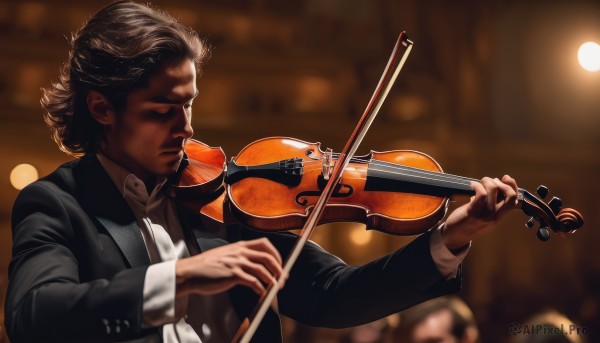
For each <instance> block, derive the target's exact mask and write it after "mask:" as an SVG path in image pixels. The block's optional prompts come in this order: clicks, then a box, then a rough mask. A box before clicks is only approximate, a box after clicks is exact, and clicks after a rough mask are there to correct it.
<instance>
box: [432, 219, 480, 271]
mask: <svg viewBox="0 0 600 343" xmlns="http://www.w3.org/2000/svg"><path fill="white" fill-rule="evenodd" d="M443 225H444V224H441V225H438V227H437V228H435V229H433V232H432V233H431V236H430V238H429V248H430V249H431V257H432V258H433V262H434V263H435V265H436V267H437V269H438V270H439V271H440V274H442V275H443V276H444V277H445V278H446V279H451V278H454V277H456V274H457V272H458V266H459V265H460V264H461V262H462V260H463V259H464V258H465V256H467V253H468V252H469V248H470V247H471V242H469V245H467V246H466V247H465V248H464V249H462V250H461V251H459V252H458V254H457V255H454V254H453V253H452V252H451V251H450V250H448V247H446V245H445V244H444V241H442V226H443Z"/></svg>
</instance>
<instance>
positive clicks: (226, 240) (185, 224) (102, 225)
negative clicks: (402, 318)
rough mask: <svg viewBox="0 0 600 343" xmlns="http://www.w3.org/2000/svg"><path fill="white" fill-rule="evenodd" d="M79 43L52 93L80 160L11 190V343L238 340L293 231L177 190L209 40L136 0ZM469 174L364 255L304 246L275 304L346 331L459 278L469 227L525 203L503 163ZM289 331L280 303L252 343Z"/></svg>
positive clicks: (51, 113)
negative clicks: (266, 229)
mask: <svg viewBox="0 0 600 343" xmlns="http://www.w3.org/2000/svg"><path fill="white" fill-rule="evenodd" d="M71 44H72V47H71V51H70V54H69V59H68V61H67V62H66V64H65V66H64V68H63V69H62V71H61V75H60V80H59V81H58V82H56V83H54V84H52V86H51V87H49V88H48V89H46V90H45V92H44V96H43V98H42V105H43V109H44V111H45V121H46V123H47V124H48V125H49V127H50V129H51V131H52V135H53V138H54V139H55V141H56V142H57V143H58V145H59V147H60V149H61V150H63V151H65V152H67V153H69V154H73V155H78V156H82V157H81V158H79V159H77V160H75V161H72V162H69V163H66V164H64V165H62V166H61V167H59V168H58V169H57V170H56V171H55V172H53V173H51V174H50V175H48V176H46V177H44V178H42V179H40V180H38V181H37V182H35V183H33V184H31V185H30V186H28V187H27V188H25V189H24V190H23V191H22V192H21V193H20V194H19V197H18V199H17V200H16V202H15V205H14V209H13V216H12V225H13V257H12V261H11V264H10V267H9V274H10V284H9V288H8V293H7V301H6V310H5V313H6V328H7V332H8V334H9V337H10V339H11V342H13V343H18V342H37V341H43V342H69V341H76V342H83V341H85V342H88V341H99V342H100V341H101V342H104V341H133V342H155V341H157V342H158V341H165V342H204V343H207V342H226V341H229V340H231V338H232V337H233V335H234V334H235V332H236V331H237V328H238V327H239V325H240V321H241V319H242V318H244V317H246V316H248V314H249V312H251V311H252V309H253V306H254V304H255V302H256V299H257V298H258V296H257V295H260V294H262V293H263V292H264V291H265V287H266V285H268V284H270V283H272V282H274V281H273V280H274V279H275V278H279V277H280V276H281V274H282V267H281V265H282V259H284V258H285V257H286V255H287V253H288V252H289V251H290V249H291V246H292V245H293V244H294V242H295V236H294V235H293V234H291V233H271V234H265V233H259V232H255V231H253V230H250V229H248V228H246V227H244V226H242V225H239V224H236V225H229V226H227V230H225V227H224V226H219V225H213V224H214V223H212V222H211V221H210V220H207V218H205V217H203V216H201V215H199V214H197V213H195V212H192V211H189V210H188V209H186V208H184V207H182V206H180V205H179V204H177V203H176V202H175V201H174V200H172V199H171V198H169V197H168V196H167V192H166V191H165V189H166V188H167V187H168V184H169V180H170V178H169V175H171V174H173V173H175V172H176V171H177V170H178V168H179V167H180V163H181V160H182V158H183V157H184V150H183V149H184V147H185V145H186V142H187V140H188V139H190V138H191V137H192V135H193V129H192V126H191V119H192V101H193V100H194V98H195V97H196V96H198V95H199V94H198V90H197V88H196V77H197V75H198V73H199V72H200V70H201V66H202V62H203V61H204V60H205V58H206V55H207V48H206V46H205V45H204V43H203V42H202V41H201V40H200V39H199V38H198V36H197V34H196V33H195V32H193V31H191V30H190V29H188V28H186V27H184V26H182V25H180V24H179V23H178V22H177V21H175V20H174V19H173V18H171V17H170V16H168V15H167V14H165V13H162V12H160V11H158V10H154V9H151V8H149V7H147V6H144V5H140V4H136V3H132V2H127V1H120V2H116V3H113V4H111V5H109V6H107V7H105V8H103V9H102V10H100V11H99V12H98V13H96V14H95V15H94V16H93V17H92V18H91V19H90V20H89V21H88V22H87V23H86V24H85V25H84V26H83V27H82V28H81V29H80V30H79V31H78V32H77V33H76V34H75V35H74V36H73V38H72V41H71ZM200 96H201V94H200ZM472 187H473V189H474V190H475V195H474V196H473V197H472V199H471V201H470V202H469V203H467V204H465V205H463V206H462V207H459V208H457V209H456V210H455V211H453V212H452V213H451V214H450V215H449V216H448V217H447V219H446V220H445V222H443V223H441V224H440V225H438V226H436V227H434V228H432V229H431V230H430V231H429V232H427V233H425V234H423V235H421V236H419V237H418V238H416V239H415V240H414V241H413V242H411V243H410V244H408V245H407V246H405V247H403V248H400V249H398V250H397V251H395V252H393V253H391V254H389V255H387V256H383V257H382V258H380V259H377V260H375V261H372V262H370V263H367V264H365V265H362V266H348V265H346V264H345V263H344V262H342V261H341V260H340V259H339V258H337V257H335V256H333V255H331V254H329V253H327V252H326V251H324V250H323V249H321V248H320V247H319V246H317V245H316V244H314V243H309V244H308V245H306V246H305V247H304V250H303V252H302V254H301V255H300V258H299V259H298V261H297V263H296V265H295V266H294V268H293V269H292V271H291V273H290V275H289V277H288V279H287V281H286V283H285V285H284V286H283V287H282V289H281V291H280V292H279V294H278V307H279V311H280V312H281V313H283V314H285V315H288V316H290V317H292V318H294V319H296V320H298V321H301V322H303V323H306V324H308V325H316V326H325V327H337V328H339V327H347V326H353V325H359V324H362V323H366V322H369V321H373V320H375V319H377V318H381V317H383V316H386V315H389V314H391V313H395V312H398V311H401V310H403V309H405V308H407V307H410V306H412V305H414V304H417V303H420V302H423V301H425V300H427V299H431V298H433V297H437V296H440V295H444V294H448V293H451V292H455V291H457V290H458V289H459V288H460V263H461V261H462V259H463V258H464V256H465V255H466V253H467V250H468V247H469V244H470V242H471V240H472V239H474V238H476V237H478V236H480V235H483V234H485V233H487V232H489V231H490V230H492V229H493V227H494V226H495V225H496V223H497V222H498V220H500V218H502V217H503V215H504V214H505V213H506V212H507V211H508V210H510V209H511V208H513V207H514V206H515V204H516V189H517V185H516V182H515V180H513V179H512V178H510V177H509V176H504V177H503V178H502V179H501V180H499V179H492V178H484V179H482V180H481V182H480V183H473V184H472ZM280 340H281V331H280V326H279V318H278V316H277V314H276V313H275V312H274V311H270V312H269V313H268V314H267V316H266V317H265V319H264V320H263V321H262V323H261V326H260V327H259V329H258V331H257V332H256V334H255V335H254V338H253V341H255V342H278V341H280Z"/></svg>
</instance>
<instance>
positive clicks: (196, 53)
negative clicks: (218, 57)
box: [40, 1, 208, 156]
mask: <svg viewBox="0 0 600 343" xmlns="http://www.w3.org/2000/svg"><path fill="white" fill-rule="evenodd" d="M70 43H71V49H70V51H69V58H68V60H67V62H66V63H65V64H64V65H63V67H62V69H61V72H60V78H59V81H58V82H55V83H52V85H51V86H50V87H48V88H46V89H42V91H43V95H42V99H41V101H40V102H41V104H42V109H43V110H44V121H45V122H46V124H47V125H48V127H49V128H50V131H51V132H52V138H53V139H54V141H55V142H56V143H57V144H58V146H59V148H60V149H61V150H62V151H64V152H66V153H68V154H70V155H74V156H78V155H81V154H84V153H91V152H95V151H97V149H98V147H99V145H100V143H101V141H102V126H101V125H100V124H99V123H98V122H97V121H96V120H94V119H93V118H92V116H91V115H90V113H89V111H88V107H87V102H86V96H87V94H88V92H89V91H91V90H95V91H98V92H100V93H102V94H103V95H104V96H105V97H106V98H107V99H108V101H110V103H111V104H112V105H113V107H115V109H116V110H119V109H122V108H123V107H124V105H125V101H126V98H127V95H128V94H129V92H131V90H133V89H136V88H140V87H144V86H145V85H147V82H148V79H149V78H150V76H151V75H153V73H154V72H155V71H156V70H157V69H159V68H160V67H161V66H162V65H163V64H164V63H166V62H170V61H174V60H177V59H180V58H189V59H191V60H192V61H194V63H195V64H196V70H197V71H200V70H201V68H200V67H201V65H202V63H203V62H204V61H205V59H206V58H207V55H208V48H207V47H206V45H205V44H204V43H203V42H202V41H201V40H200V38H199V37H198V35H197V34H196V33H195V32H194V31H193V30H192V29H190V28H188V27H185V26H183V25H182V24H180V23H179V22H178V21H177V20H175V19H174V18H173V17H171V16H169V15H168V14H166V13H165V12H162V11H159V10H156V9H153V8H150V7H148V6H145V5H141V4H137V3H134V2H130V1H117V2H115V3H112V4H110V5H108V6H106V7H104V8H103V9H101V10H99V11H98V12H97V13H96V14H95V15H94V16H93V17H92V18H91V19H90V20H89V21H88V22H87V23H85V24H84V25H83V26H82V27H81V28H80V29H79V30H78V31H77V32H76V33H74V34H73V35H72V37H71V40H70Z"/></svg>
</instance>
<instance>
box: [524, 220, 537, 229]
mask: <svg viewBox="0 0 600 343" xmlns="http://www.w3.org/2000/svg"><path fill="white" fill-rule="evenodd" d="M533 224H535V219H534V218H533V217H531V218H529V220H528V221H527V223H525V227H526V228H528V229H531V228H532V227H533Z"/></svg>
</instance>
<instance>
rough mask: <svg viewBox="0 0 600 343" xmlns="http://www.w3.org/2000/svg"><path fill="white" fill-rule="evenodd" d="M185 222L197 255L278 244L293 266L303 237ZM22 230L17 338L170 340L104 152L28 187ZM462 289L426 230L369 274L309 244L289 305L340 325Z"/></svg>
mask: <svg viewBox="0 0 600 343" xmlns="http://www.w3.org/2000/svg"><path fill="white" fill-rule="evenodd" d="M179 216H180V221H181V223H182V228H183V230H184V233H185V235H186V237H187V238H188V239H187V240H188V245H189V246H190V250H192V251H194V250H198V251H200V252H201V251H204V250H207V249H210V248H213V247H216V246H219V245H223V244H227V243H228V242H234V241H238V240H243V239H254V238H257V237H262V236H267V237H268V238H269V239H270V240H271V241H272V243H273V244H274V245H275V247H276V248H277V249H278V250H279V251H280V253H281V254H282V256H283V257H284V258H285V256H286V255H287V254H288V252H289V251H290V250H291V248H292V246H293V244H294V243H295V235H293V234H290V233H276V234H264V233H259V232H256V231H253V230H250V229H247V228H245V227H243V226H241V225H232V226H231V227H228V233H229V234H228V235H229V236H228V239H227V241H225V240H223V239H220V238H216V237H211V234H210V232H211V231H210V230H209V229H207V226H206V223H207V220H208V219H207V218H205V217H201V216H200V215H198V214H196V213H192V212H191V211H188V210H186V209H184V208H181V209H180V210H179ZM213 224H214V223H211V225H213ZM12 227H13V257H12V261H11V263H10V266H9V281H10V282H9V287H8V291H7V299H6V307H5V318H6V320H5V321H6V328H7V332H8V334H9V337H10V339H11V342H13V343H19V342H35V341H41V342H51V341H57V342H67V341H76V342H83V341H85V342H93V341H98V342H107V341H108V342H110V341H121V340H128V339H133V338H138V337H142V336H145V335H158V334H159V329H158V328H150V329H144V328H142V326H141V323H142V298H143V297H142V293H143V285H144V277H145V273H146V270H147V268H148V265H149V258H148V255H147V252H146V248H145V245H144V242H143V239H142V236H141V232H140V228H139V227H138V225H137V222H136V219H135V217H134V216H133V214H132V212H131V210H130V209H129V207H128V206H127V203H126V202H125V200H124V199H123V197H122V196H121V194H120V193H119V191H118V189H117V187H116V186H115V185H114V183H113V182H112V180H111V179H110V177H109V176H108V175H107V174H106V172H105V171H104V169H103V168H102V167H101V165H100V163H99V162H98V160H97V158H96V157H95V156H86V157H83V158H82V159H80V160H76V161H73V162H69V163H66V164H64V165H62V166H61V167H60V168H58V169H57V170H56V171H55V172H53V173H52V174H50V175H48V176H46V177H45V178H43V179H40V180H38V181H37V182H34V183H33V184H31V185H30V186H28V187H26V188H25V189H24V190H23V191H22V192H21V193H20V194H19V197H18V198H17V200H16V202H15V205H14V208H13V216H12ZM459 288H460V278H456V279H452V280H444V278H443V277H442V276H441V275H440V274H439V272H438V270H437V268H436V267H435V264H434V262H433V260H432V258H431V254H430V249H429V234H428V233H427V234H424V235H422V236H420V237H418V238H417V239H415V240H414V241H413V242H412V243H410V244H409V245H407V246H406V247H404V248H402V249H399V250H398V251H396V252H394V253H392V254H390V255H387V256H384V257H382V258H380V259H378V260H375V261H373V262H371V263H368V264H366V265H363V266H348V265H346V264H345V263H343V262H342V261H341V260H340V259H339V258H337V257H335V256H333V255H331V254H329V253H327V252H325V251H324V250H322V249H321V248H320V247H318V246H317V245H316V244H312V243H310V244H308V245H307V246H306V247H305V248H304V250H303V252H302V253H301V254H300V257H299V259H298V261H297V263H296V265H295V266H294V268H293V269H292V271H291V273H290V278H289V279H288V281H287V282H286V286H285V287H284V289H283V290H282V291H281V292H280V293H279V295H278V300H279V308H280V311H281V312H282V313H283V314H286V315H288V316H290V317H291V318H294V319H296V320H298V321H301V322H303V323H305V324H308V325H316V326H325V327H337V328H339V327H347V326H353V325H358V324H362V323H366V322H369V321H372V320H375V319H377V318H381V317H383V316H386V315H388V314H391V313H394V312H398V311H401V310H402V309H404V308H406V307H409V306H412V305H414V304H416V303H419V302H422V301H425V300H427V299H430V298H433V297H436V296H440V295H443V294H447V293H450V292H453V291H456V290H458V289H459ZM229 294H230V297H231V300H232V303H233V305H234V307H235V309H236V311H237V313H238V314H239V316H240V318H243V317H245V316H247V315H248V313H249V312H251V310H252V309H253V307H254V305H255V303H256V299H257V297H256V295H255V294H254V293H253V292H252V291H251V290H250V289H249V288H246V287H241V286H240V287H235V288H233V289H232V290H231V291H230V292H229ZM279 341H281V332H280V326H279V318H278V316H277V315H276V314H275V313H273V312H269V313H268V314H267V316H266V318H265V320H264V321H263V322H262V324H261V326H260V328H259V329H258V331H257V333H256V334H255V336H254V339H253V342H269V343H270V342H279Z"/></svg>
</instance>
